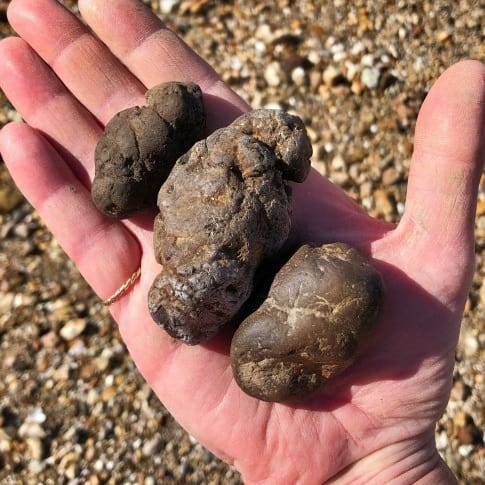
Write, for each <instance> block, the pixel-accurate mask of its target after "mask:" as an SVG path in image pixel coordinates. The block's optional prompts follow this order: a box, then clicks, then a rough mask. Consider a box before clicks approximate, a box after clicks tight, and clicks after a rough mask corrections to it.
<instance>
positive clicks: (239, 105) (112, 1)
mask: <svg viewBox="0 0 485 485" xmlns="http://www.w3.org/2000/svg"><path fill="white" fill-rule="evenodd" d="M79 9H80V11H81V14H82V16H83V17H84V19H85V20H86V22H87V23H88V24H89V26H90V27H91V28H92V29H93V31H94V32H95V33H96V34H97V35H98V36H99V38H100V39H101V40H102V41H103V42H104V43H106V45H107V46H108V47H109V48H110V49H111V51H112V52H113V53H114V54H115V55H116V56H117V57H118V58H119V59H122V61H123V62H124V63H125V64H126V65H127V66H128V68H129V69H130V70H131V71H132V72H133V73H134V74H135V75H136V76H137V77H138V78H139V79H140V80H141V81H142V82H143V83H144V84H145V85H146V86H147V87H148V88H150V87H152V86H154V85H156V84H159V83H161V82H165V81H193V82H196V83H197V84H199V85H200V86H201V89H202V91H203V92H204V94H205V95H206V97H205V103H206V108H207V111H208V115H209V116H208V118H209V120H210V123H211V127H210V128H211V129H214V128H217V127H220V126H224V125H226V124H227V123H229V122H231V121H232V120H233V119H234V118H235V117H236V116H238V115H239V114H241V112H243V111H247V110H248V109H249V107H248V105H247V104H246V103H245V102H244V101H243V100H242V99H241V98H240V97H239V96H237V95H236V94H235V93H234V91H232V90H231V89H230V88H229V87H228V86H227V85H226V84H225V83H223V82H222V81H221V80H220V78H219V76H218V75H217V74H216V73H215V71H214V70H213V69H212V68H211V67H210V66H209V65H208V64H207V63H206V62H205V61H203V60H202V59H201V58H200V57H199V56H198V55H197V54H196V53H195V52H194V51H192V50H191V49H190V48H189V47H188V46H187V45H186V44H185V43H184V42H183V41H182V40H181V39H180V38H179V37H178V36H177V35H175V34H174V33H173V32H172V31H171V30H169V29H168V28H167V27H165V26H164V25H163V24H162V22H161V21H160V20H159V19H158V18H157V17H156V16H155V15H154V14H153V12H151V11H150V10H149V9H148V8H147V7H145V6H144V5H142V4H141V3H140V2H139V1H137V0H80V1H79ZM134 19H136V21H134ZM220 100H224V105H223V106H221V102H220Z"/></svg>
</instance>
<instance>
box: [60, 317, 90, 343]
mask: <svg viewBox="0 0 485 485" xmlns="http://www.w3.org/2000/svg"><path fill="white" fill-rule="evenodd" d="M86 324H87V322H86V320H85V319H84V318H75V319H73V320H70V321H69V322H67V323H66V324H65V325H64V326H63V327H62V328H61V331H60V332H59V334H60V336H61V337H62V338H63V339H64V340H67V341H69V340H74V339H75V338H76V337H79V335H81V334H82V333H83V332H84V330H85V328H86Z"/></svg>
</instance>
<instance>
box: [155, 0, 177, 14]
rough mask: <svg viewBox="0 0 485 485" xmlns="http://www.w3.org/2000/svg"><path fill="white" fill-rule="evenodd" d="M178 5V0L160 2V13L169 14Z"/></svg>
mask: <svg viewBox="0 0 485 485" xmlns="http://www.w3.org/2000/svg"><path fill="white" fill-rule="evenodd" d="M179 4H180V0H160V11H161V12H162V13H163V14H165V15H166V14H169V13H171V12H172V11H173V10H174V8H175V7H177V6H178V5H179Z"/></svg>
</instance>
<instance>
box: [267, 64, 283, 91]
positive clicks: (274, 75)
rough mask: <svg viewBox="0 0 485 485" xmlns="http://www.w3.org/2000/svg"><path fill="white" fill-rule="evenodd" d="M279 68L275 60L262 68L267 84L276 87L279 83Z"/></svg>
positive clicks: (280, 73)
mask: <svg viewBox="0 0 485 485" xmlns="http://www.w3.org/2000/svg"><path fill="white" fill-rule="evenodd" d="M281 75H282V72H281V69H280V67H279V64H278V63H277V62H272V63H270V64H269V65H268V66H267V67H266V69H265V70H264V79H265V80H266V82H267V83H268V85H269V86H272V87H277V86H279V85H280V84H281Z"/></svg>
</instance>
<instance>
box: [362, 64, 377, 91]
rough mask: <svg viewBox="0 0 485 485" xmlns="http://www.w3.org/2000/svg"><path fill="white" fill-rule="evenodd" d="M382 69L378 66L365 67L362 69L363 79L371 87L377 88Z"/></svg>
mask: <svg viewBox="0 0 485 485" xmlns="http://www.w3.org/2000/svg"><path fill="white" fill-rule="evenodd" d="M380 78H381V71H380V70H379V69H378V68H376V67H364V69H362V74H361V81H362V82H363V83H364V85H365V86H366V87H367V88H369V89H376V88H377V86H379V80H380Z"/></svg>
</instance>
